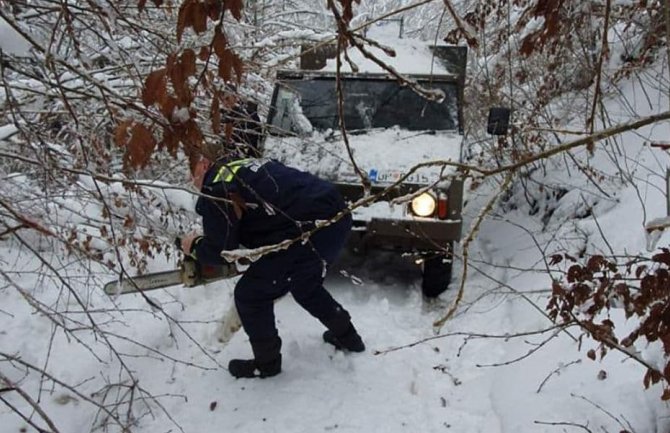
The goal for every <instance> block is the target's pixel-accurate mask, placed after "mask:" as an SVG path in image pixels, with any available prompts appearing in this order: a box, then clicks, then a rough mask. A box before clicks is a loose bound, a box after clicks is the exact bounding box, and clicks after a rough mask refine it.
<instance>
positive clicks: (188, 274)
mask: <svg viewBox="0 0 670 433" xmlns="http://www.w3.org/2000/svg"><path fill="white" fill-rule="evenodd" d="M175 243H176V244H177V245H178V246H181V240H180V239H179V238H177V239H176V241H175ZM240 267H242V266H240ZM242 272H243V269H239V268H238V265H237V263H225V262H224V263H221V264H220V265H204V264H202V263H199V262H198V261H197V260H195V259H194V258H192V257H190V256H184V259H183V260H182V262H181V264H180V266H179V269H173V270H170V271H163V272H154V273H149V274H144V275H137V276H134V277H123V276H122V277H121V278H119V279H117V280H114V281H110V282H108V283H107V284H105V286H104V288H103V290H104V291H105V293H106V294H108V295H110V296H117V295H123V294H126V293H136V292H146V291H149V290H155V289H161V288H164V287H170V286H176V285H179V284H183V285H184V287H194V286H200V285H203V284H208V283H211V282H213V281H218V280H223V279H227V278H233V277H236V276H238V275H240V274H241V273H242Z"/></svg>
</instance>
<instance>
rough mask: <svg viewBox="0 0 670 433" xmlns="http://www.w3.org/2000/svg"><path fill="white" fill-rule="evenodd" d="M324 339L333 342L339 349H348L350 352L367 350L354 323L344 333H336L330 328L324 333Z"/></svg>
mask: <svg viewBox="0 0 670 433" xmlns="http://www.w3.org/2000/svg"><path fill="white" fill-rule="evenodd" d="M323 341H325V342H326V343H329V344H332V345H333V346H335V349H337V350H346V351H349V352H363V351H365V344H364V343H363V340H362V339H361V336H360V335H358V332H356V328H354V325H350V326H349V329H347V331H346V332H345V333H344V334H342V335H335V332H333V331H331V330H330V329H329V330H327V331H326V332H324V333H323Z"/></svg>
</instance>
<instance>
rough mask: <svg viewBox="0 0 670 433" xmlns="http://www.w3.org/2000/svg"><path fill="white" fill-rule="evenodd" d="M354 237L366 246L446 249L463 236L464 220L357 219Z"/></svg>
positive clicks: (408, 249) (404, 248)
mask: <svg viewBox="0 0 670 433" xmlns="http://www.w3.org/2000/svg"><path fill="white" fill-rule="evenodd" d="M353 231H354V233H353V235H352V236H353V237H354V240H355V241H357V242H362V243H363V244H364V245H365V246H366V247H367V246H374V247H381V248H385V249H394V250H403V251H407V252H410V251H443V250H445V249H447V248H450V247H451V243H452V242H453V241H457V240H459V239H460V235H461V220H447V221H429V220H390V219H372V220H370V221H367V222H362V221H354V227H353Z"/></svg>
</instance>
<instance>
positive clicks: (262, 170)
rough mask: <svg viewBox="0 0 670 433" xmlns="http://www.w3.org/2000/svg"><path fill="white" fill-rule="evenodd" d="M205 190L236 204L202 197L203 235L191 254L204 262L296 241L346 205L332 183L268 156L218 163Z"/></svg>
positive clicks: (211, 171)
mask: <svg viewBox="0 0 670 433" xmlns="http://www.w3.org/2000/svg"><path fill="white" fill-rule="evenodd" d="M202 193H203V194H206V195H208V196H213V197H220V198H224V199H227V200H232V201H233V202H235V203H237V204H235V205H233V204H231V203H230V202H225V201H217V200H215V199H210V198H207V197H200V198H199V199H198V202H197V205H196V211H197V212H198V214H200V215H201V216H202V221H203V229H204V237H203V238H202V239H201V240H200V241H198V242H197V243H196V245H195V246H194V250H193V252H194V253H195V255H196V257H197V259H198V260H199V261H200V262H202V263H206V264H216V263H221V260H222V259H221V255H220V253H221V251H222V250H231V249H236V248H240V247H242V246H243V247H244V248H258V247H261V246H264V245H272V244H276V243H278V242H281V241H283V240H286V239H294V238H296V237H297V236H299V235H300V234H301V233H303V232H304V231H307V230H310V229H312V228H313V224H314V221H315V220H328V219H330V218H332V217H334V216H335V215H336V214H337V213H338V212H340V211H341V210H342V209H344V207H345V205H344V200H343V199H342V197H341V195H340V193H339V192H338V191H337V189H336V188H335V186H334V185H333V184H331V183H330V182H327V181H325V180H322V179H320V178H318V177H316V176H314V175H312V174H309V173H306V172H303V171H300V170H296V169H294V168H290V167H287V166H285V165H283V164H281V163H280V162H278V161H274V160H270V159H244V160H238V161H230V162H224V163H222V162H218V163H216V164H214V165H213V166H212V167H211V168H210V169H209V170H208V172H207V173H206V174H205V180H204V182H203V187H202ZM235 208H237V209H235ZM240 213H241V215H240ZM238 215H239V217H238Z"/></svg>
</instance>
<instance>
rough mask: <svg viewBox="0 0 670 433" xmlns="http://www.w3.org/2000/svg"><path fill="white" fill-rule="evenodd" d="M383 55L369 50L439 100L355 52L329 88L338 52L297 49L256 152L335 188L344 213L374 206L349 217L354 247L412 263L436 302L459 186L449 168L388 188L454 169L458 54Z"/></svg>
mask: <svg viewBox="0 0 670 433" xmlns="http://www.w3.org/2000/svg"><path fill="white" fill-rule="evenodd" d="M386 42H388V40H387V41H386ZM388 45H389V46H391V47H392V48H393V49H394V50H395V54H396V56H395V57H389V56H388V54H386V53H385V52H384V51H383V50H379V49H376V50H373V49H370V50H371V51H373V53H374V55H375V56H378V57H379V58H380V59H381V60H383V61H384V62H385V63H387V64H389V65H390V66H391V67H392V68H394V70H396V71H397V72H398V73H400V74H402V75H403V76H404V77H406V78H407V79H409V80H412V81H413V82H416V83H418V84H419V85H420V86H422V87H423V88H427V89H432V90H439V91H440V92H441V97H440V98H439V99H438V100H429V99H426V98H425V97H423V96H421V95H419V94H417V93H416V92H415V91H414V90H413V89H412V88H410V87H411V86H408V85H407V83H404V82H402V81H399V80H398V79H397V78H396V77H394V76H393V75H392V74H390V73H389V72H388V71H386V70H384V69H383V68H381V67H380V66H379V65H378V64H376V63H375V62H374V61H372V60H370V59H369V58H367V57H365V56H364V55H363V54H361V53H358V52H357V51H356V50H354V49H350V50H349V52H348V57H349V59H350V60H351V62H348V61H345V60H343V61H342V63H341V68H340V71H339V84H338V74H337V71H336V63H335V60H334V59H332V58H331V59H329V57H334V56H335V55H336V54H337V51H336V50H337V48H336V47H333V46H325V48H324V47H322V48H320V49H305V50H304V54H303V56H302V58H301V67H300V68H299V69H298V70H282V71H279V72H278V73H277V80H276V86H275V89H274V93H273V96H272V101H271V107H270V111H269V114H268V122H267V126H268V134H266V138H265V139H264V142H263V144H262V151H263V154H264V156H267V157H271V158H275V159H278V160H280V161H282V162H284V163H286V164H288V165H291V166H294V167H297V168H300V169H303V170H306V171H309V172H312V173H314V174H316V175H318V176H320V177H322V178H325V179H328V180H330V181H332V182H334V183H335V184H336V185H337V186H338V187H339V189H340V190H341V192H342V194H343V196H344V197H345V199H346V200H347V201H348V202H349V203H356V202H357V201H358V200H360V199H361V198H363V197H368V196H370V195H371V196H374V197H375V199H374V201H373V203H371V204H369V205H367V206H364V207H358V208H355V209H353V211H352V216H353V224H354V227H353V230H352V236H353V238H354V239H353V241H354V243H355V244H357V245H358V246H359V247H363V248H364V249H365V250H367V251H370V250H372V249H373V248H384V249H391V250H394V251H399V252H401V253H403V254H404V255H406V256H409V257H411V258H413V259H414V261H415V262H416V263H419V264H420V266H421V267H422V275H423V281H422V291H423V293H424V294H425V295H426V296H429V297H435V296H438V295H439V294H440V293H442V292H443V291H444V290H446V289H447V287H448V285H449V281H450V279H451V269H452V252H453V247H454V242H456V241H458V240H459V239H460V237H461V229H462V218H461V208H462V202H463V180H462V179H461V178H459V177H458V174H457V169H456V168H455V167H454V166H448V165H444V164H442V165H439V164H438V165H434V166H428V167H423V168H421V169H418V170H416V171H414V172H412V173H411V175H409V176H408V177H407V178H406V179H404V180H403V181H402V182H400V183H397V181H398V180H399V179H401V177H402V176H404V175H405V174H407V173H408V172H409V171H410V170H411V169H412V167H414V166H415V165H416V164H419V163H424V162H427V161H449V162H452V163H459V162H460V161H461V158H462V151H463V85H464V75H465V65H466V55H467V49H466V48H465V47H458V46H430V45H427V44H425V43H423V42H420V41H414V40H410V39H402V38H397V39H396V40H393V41H391V42H390V43H388ZM352 63H353V64H354V65H355V66H353V69H354V70H352V66H351V64H352ZM338 85H339V86H340V87H341V94H342V97H343V107H342V110H341V112H342V114H343V117H344V119H343V120H344V124H345V127H346V131H347V134H346V135H347V138H348V139H347V141H348V146H347V145H345V140H344V137H343V134H342V131H341V128H340V114H339V113H340V107H339V106H338V90H337V89H338ZM347 147H348V148H347ZM349 151H350V152H351V154H352V156H353V160H354V161H355V164H354V163H352V161H351V158H350V156H349ZM356 167H358V170H357V169H356ZM361 172H362V173H364V176H363V177H364V178H367V180H363V179H362V177H361ZM395 183H397V185H395V186H393V185H394V184H395Z"/></svg>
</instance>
